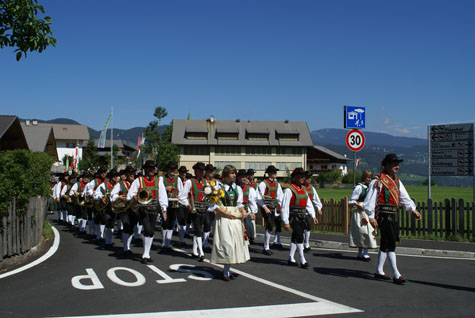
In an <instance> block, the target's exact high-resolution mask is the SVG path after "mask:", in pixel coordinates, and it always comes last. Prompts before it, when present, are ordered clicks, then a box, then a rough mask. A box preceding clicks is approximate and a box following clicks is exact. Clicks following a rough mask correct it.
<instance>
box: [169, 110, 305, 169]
mask: <svg viewBox="0 0 475 318" xmlns="http://www.w3.org/2000/svg"><path fill="white" fill-rule="evenodd" d="M172 126H173V127H172V128H173V133H172V143H173V144H174V145H176V146H178V148H179V154H180V165H184V166H186V167H187V168H188V169H190V170H191V168H192V166H193V164H194V163H195V162H197V161H202V162H205V163H211V164H213V165H214V166H216V167H217V168H219V169H222V168H224V166H225V165H227V164H231V165H233V166H235V167H236V168H237V169H250V168H252V169H254V170H256V176H258V177H262V176H263V175H264V170H265V168H267V166H269V165H274V166H276V167H277V168H278V169H280V171H279V172H278V175H277V176H278V177H284V176H286V173H288V171H292V170H293V169H295V168H296V167H303V168H304V169H305V168H306V167H307V149H308V148H309V147H313V142H312V139H311V137H310V131H309V129H308V126H307V123H306V122H291V121H288V120H286V121H251V120H243V121H241V120H239V119H237V120H216V119H214V118H213V117H210V118H209V119H206V120H181V119H175V120H173V121H172Z"/></svg>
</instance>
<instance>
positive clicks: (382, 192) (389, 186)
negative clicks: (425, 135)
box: [364, 153, 421, 284]
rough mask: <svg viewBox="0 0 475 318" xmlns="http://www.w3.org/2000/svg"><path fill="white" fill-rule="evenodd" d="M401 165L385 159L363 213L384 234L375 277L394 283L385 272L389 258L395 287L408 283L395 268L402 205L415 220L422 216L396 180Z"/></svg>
mask: <svg viewBox="0 0 475 318" xmlns="http://www.w3.org/2000/svg"><path fill="white" fill-rule="evenodd" d="M402 161H403V160H402V159H399V158H398V157H397V156H396V154H393V153H390V154H388V155H386V157H384V159H383V161H382V163H381V166H382V172H381V173H380V174H379V175H378V176H377V178H376V179H375V180H373V181H372V182H371V184H370V186H369V191H368V194H367V195H366V198H365V200H364V209H365V212H366V214H367V215H368V217H369V222H370V223H371V225H372V226H373V227H374V228H376V227H378V228H379V232H380V233H381V242H380V247H379V254H378V268H377V270H376V273H375V274H374V277H375V279H380V280H390V279H391V278H390V277H389V276H387V275H386V274H385V273H384V270H383V267H384V263H385V262H386V258H389V262H390V264H391V267H392V269H393V282H394V283H395V284H404V283H405V282H406V280H405V279H404V277H403V276H402V275H401V273H399V270H398V268H397V265H396V252H395V251H396V242H399V224H398V216H399V215H398V213H399V204H402V205H403V206H404V208H405V209H406V210H407V211H409V212H412V214H414V216H415V217H416V220H420V218H421V214H420V213H419V212H418V211H417V210H416V205H415V204H414V202H413V201H412V200H411V198H410V197H409V194H408V193H407V191H406V188H405V187H404V185H403V184H402V182H401V180H399V178H398V177H397V176H396V174H397V173H398V171H399V163H400V162H402Z"/></svg>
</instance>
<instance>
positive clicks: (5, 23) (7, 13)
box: [0, 0, 56, 61]
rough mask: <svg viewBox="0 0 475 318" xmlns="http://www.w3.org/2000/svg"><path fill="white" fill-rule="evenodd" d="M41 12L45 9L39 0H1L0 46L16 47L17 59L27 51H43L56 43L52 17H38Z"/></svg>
mask: <svg viewBox="0 0 475 318" xmlns="http://www.w3.org/2000/svg"><path fill="white" fill-rule="evenodd" d="M39 12H41V13H42V14H44V13H45V10H44V8H43V6H41V5H39V4H38V1H37V0H0V48H4V47H14V48H16V49H15V52H16V60H17V61H19V60H20V59H21V57H22V55H24V56H25V57H26V52H27V51H31V52H33V51H38V52H39V53H41V52H43V50H45V49H46V47H47V46H48V45H53V46H55V45H56V39H55V38H53V37H52V36H51V35H52V34H53V33H52V31H51V28H50V24H51V18H50V17H49V16H45V17H44V18H43V19H41V18H38V13H39Z"/></svg>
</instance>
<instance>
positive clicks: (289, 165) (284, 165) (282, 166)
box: [277, 162, 302, 171]
mask: <svg viewBox="0 0 475 318" xmlns="http://www.w3.org/2000/svg"><path fill="white" fill-rule="evenodd" d="M297 167H302V164H301V163H300V162H277V169H279V170H281V171H286V170H289V171H292V170H294V169H295V168H297Z"/></svg>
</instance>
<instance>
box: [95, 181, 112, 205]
mask: <svg viewBox="0 0 475 318" xmlns="http://www.w3.org/2000/svg"><path fill="white" fill-rule="evenodd" d="M107 191H108V189H107V180H105V181H104V182H102V183H101V185H100V186H98V187H97V189H96V191H94V200H100V199H102V197H103V196H104V195H105V194H106V193H107ZM111 191H112V190H111Z"/></svg>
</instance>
